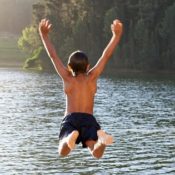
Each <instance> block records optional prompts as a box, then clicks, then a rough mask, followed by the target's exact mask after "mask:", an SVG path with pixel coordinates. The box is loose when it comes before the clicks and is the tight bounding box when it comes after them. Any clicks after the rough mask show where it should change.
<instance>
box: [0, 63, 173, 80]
mask: <svg viewBox="0 0 175 175" xmlns="http://www.w3.org/2000/svg"><path fill="white" fill-rule="evenodd" d="M0 69H19V70H28V71H33V70H34V69H23V64H21V65H19V64H18V65H9V64H7V65H6V64H4V65H0ZM38 72H52V71H49V70H48V71H43V70H42V71H40V70H38ZM125 74H130V75H131V76H132V75H136V76H142V75H174V77H175V71H168V70H162V71H161V70H159V71H143V70H131V69H118V70H113V69H112V70H111V71H109V69H107V70H105V71H104V73H103V74H102V75H103V76H106V75H112V76H114V75H115V76H116V75H119V76H120V75H125Z"/></svg>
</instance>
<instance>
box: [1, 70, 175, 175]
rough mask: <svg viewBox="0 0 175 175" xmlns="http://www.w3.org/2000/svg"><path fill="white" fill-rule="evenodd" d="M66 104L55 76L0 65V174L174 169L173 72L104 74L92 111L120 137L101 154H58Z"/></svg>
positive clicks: (149, 174)
mask: <svg viewBox="0 0 175 175" xmlns="http://www.w3.org/2000/svg"><path fill="white" fill-rule="evenodd" d="M64 110H65V96H64V94H63V91H62V83H61V80H60V78H59V77H58V76H57V75H56V74H49V73H37V72H27V71H23V70H19V69H0V136H1V137H0V175H14V174H17V175H18V174H24V175H28V174H30V175H31V174H34V175H45V174H47V175H59V174H60V175H64V174H65V175H66V174H71V175H79V174H82V175H113V174H117V175H121V174H122V175H156V174H161V175H162V174H164V175H174V174H175V78H174V77H173V76H172V77H171V78H170V77H168V76H167V77H159V76H153V75H149V76H138V75H137V76H131V75H124V76H118V75H117V74H116V76H113V77H110V76H108V77H102V78H101V79H99V81H98V93H97V95H96V99H95V110H94V115H95V117H96V119H97V121H99V123H100V124H101V126H102V128H103V129H105V130H106V131H107V132H108V133H110V134H112V135H113V136H114V138H115V143H114V144H113V145H111V146H109V147H107V149H106V152H105V154H104V157H103V158H102V159H100V160H96V159H94V158H92V156H91V155H90V153H89V152H88V150H87V149H82V148H81V145H78V146H77V147H76V149H75V150H74V151H73V152H72V153H71V154H70V156H68V157H66V158H61V157H59V156H58V154H57V147H58V133H59V127H60V122H61V120H62V118H63V114H64Z"/></svg>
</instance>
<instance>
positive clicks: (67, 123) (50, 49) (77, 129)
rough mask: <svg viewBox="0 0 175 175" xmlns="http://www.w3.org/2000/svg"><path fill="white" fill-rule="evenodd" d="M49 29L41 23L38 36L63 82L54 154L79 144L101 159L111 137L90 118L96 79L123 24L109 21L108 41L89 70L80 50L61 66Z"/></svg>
mask: <svg viewBox="0 0 175 175" xmlns="http://www.w3.org/2000/svg"><path fill="white" fill-rule="evenodd" d="M51 26H52V24H50V22H49V21H48V20H46V19H43V20H41V22H40V24H39V33H40V36H41V39H42V42H43V44H44V47H45V49H46V51H47V53H48V56H49V57H50V59H51V61H52V63H53V65H54V67H55V69H56V71H57V73H58V75H59V76H60V77H61V79H62V81H63V86H64V92H65V94H66V111H65V117H64V119H63V120H62V123H61V130H60V135H59V140H60V143H59V148H58V152H59V154H60V155H61V156H66V155H68V154H69V153H70V152H71V150H72V149H73V148H74V147H75V144H78V143H80V142H82V145H83V147H88V148H89V150H90V152H91V154H92V155H93V156H94V157H95V158H101V157H102V155H103V153H104V150H105V148H106V146H107V145H110V144H112V142H113V138H112V136H110V135H108V134H106V133H105V132H104V131H103V130H101V129H100V125H99V124H98V123H97V121H96V119H95V117H94V116H93V107H94V97H95V93H96V90H97V79H98V78H99V76H100V74H101V73H102V71H103V69H104V67H105V65H106V64H107V62H108V60H109V59H110V57H111V55H112V53H113V52H114V50H115V48H116V46H117V45H118V43H119V41H120V38H121V35H122V30H123V25H122V23H121V22H120V21H119V20H117V19H116V20H114V21H113V23H112V24H111V31H112V38H111V40H110V41H109V43H108V45H107V47H106V48H105V49H104V51H103V54H102V56H101V57H100V59H99V60H98V62H97V63H96V65H95V66H94V67H93V68H91V69H90V65H89V62H88V58H87V56H86V55H85V54H84V53H83V52H82V51H75V52H73V53H72V54H71V55H70V57H69V60H68V64H67V67H65V66H64V65H63V63H62V61H61V59H60V58H59V57H58V55H57V53H56V50H55V48H54V46H53V45H52V43H51V41H50V40H49V37H48V34H49V32H50V29H51Z"/></svg>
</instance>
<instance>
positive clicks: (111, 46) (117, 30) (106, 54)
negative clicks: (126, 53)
mask: <svg viewBox="0 0 175 175" xmlns="http://www.w3.org/2000/svg"><path fill="white" fill-rule="evenodd" d="M111 30H112V34H113V35H112V38H111V40H110V41H109V43H108V45H107V46H106V48H105V49H104V51H103V54H102V56H101V57H100V59H99V60H98V62H97V64H96V65H95V66H94V67H93V68H92V69H91V70H90V71H89V73H90V75H91V76H92V77H93V78H98V76H99V75H100V74H101V73H102V72H103V70H104V67H105V65H106V64H107V62H108V60H109V59H110V57H111V56H112V54H113V52H114V50H115V48H116V46H117V45H118V43H119V41H120V38H121V35H122V31H123V25H122V23H121V22H120V21H119V20H117V19H116V20H114V21H113V24H111Z"/></svg>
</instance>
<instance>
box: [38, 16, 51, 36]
mask: <svg viewBox="0 0 175 175" xmlns="http://www.w3.org/2000/svg"><path fill="white" fill-rule="evenodd" d="M51 27H52V24H50V22H49V20H46V19H42V20H41V22H40V23H39V33H40V35H48V33H49V31H50V29H51Z"/></svg>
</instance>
